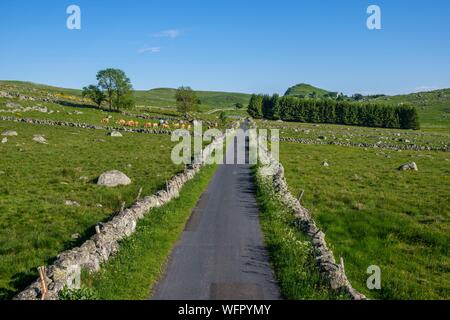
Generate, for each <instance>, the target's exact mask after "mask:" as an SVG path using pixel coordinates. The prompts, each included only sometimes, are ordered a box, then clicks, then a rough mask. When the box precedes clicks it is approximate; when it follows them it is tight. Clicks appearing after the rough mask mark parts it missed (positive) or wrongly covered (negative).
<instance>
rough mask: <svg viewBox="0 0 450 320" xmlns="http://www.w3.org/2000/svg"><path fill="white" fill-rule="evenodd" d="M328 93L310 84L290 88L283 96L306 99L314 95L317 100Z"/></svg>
mask: <svg viewBox="0 0 450 320" xmlns="http://www.w3.org/2000/svg"><path fill="white" fill-rule="evenodd" d="M329 93H330V92H329V91H327V90H324V89H320V88H317V87H314V86H312V85H310V84H306V83H300V84H297V85H295V86H293V87H290V88H289V89H288V90H287V91H286V93H285V94H284V95H285V96H299V97H308V96H310V95H311V94H315V95H316V97H317V98H320V97H323V96H325V95H327V94H329Z"/></svg>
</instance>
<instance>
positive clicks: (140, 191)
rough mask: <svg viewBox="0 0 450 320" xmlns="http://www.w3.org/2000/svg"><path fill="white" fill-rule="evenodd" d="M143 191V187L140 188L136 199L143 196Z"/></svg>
mask: <svg viewBox="0 0 450 320" xmlns="http://www.w3.org/2000/svg"><path fill="white" fill-rule="evenodd" d="M141 193H142V187H141V188H140V189H139V193H138V195H137V198H136V200H139V199H140V198H141Z"/></svg>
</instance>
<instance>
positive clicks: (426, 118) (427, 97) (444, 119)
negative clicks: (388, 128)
mask: <svg viewBox="0 0 450 320" xmlns="http://www.w3.org/2000/svg"><path fill="white" fill-rule="evenodd" d="M373 101H385V102H388V103H394V104H399V103H410V104H412V105H413V106H415V107H416V108H417V112H418V113H419V118H420V123H421V125H422V127H423V128H433V129H445V130H448V129H449V128H450V89H441V90H435V91H429V92H418V93H411V94H406V95H397V96H385V97H379V98H377V99H373Z"/></svg>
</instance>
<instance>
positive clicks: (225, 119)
mask: <svg viewBox="0 0 450 320" xmlns="http://www.w3.org/2000/svg"><path fill="white" fill-rule="evenodd" d="M219 120H220V122H221V123H222V124H225V122H226V121H227V114H226V113H225V112H223V111H222V112H221V113H220V114H219Z"/></svg>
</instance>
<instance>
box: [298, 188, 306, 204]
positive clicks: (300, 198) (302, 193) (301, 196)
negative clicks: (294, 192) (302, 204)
mask: <svg viewBox="0 0 450 320" xmlns="http://www.w3.org/2000/svg"><path fill="white" fill-rule="evenodd" d="M304 194H305V190H302V192H301V193H300V196H299V197H298V201H302V198H303V195H304Z"/></svg>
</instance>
